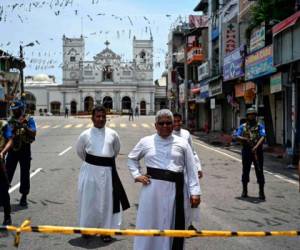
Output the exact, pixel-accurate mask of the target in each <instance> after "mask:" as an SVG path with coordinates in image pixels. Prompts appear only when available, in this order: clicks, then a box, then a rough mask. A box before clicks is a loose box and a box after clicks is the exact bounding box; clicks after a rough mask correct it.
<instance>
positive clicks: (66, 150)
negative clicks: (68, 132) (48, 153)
mask: <svg viewBox="0 0 300 250" xmlns="http://www.w3.org/2000/svg"><path fill="white" fill-rule="evenodd" d="M71 148H72V147H71V146H70V147H68V148H67V149H65V150H64V151H62V152H61V153H59V154H58V156H62V155H63V154H65V153H67V152H68V151H69V150H70V149H71Z"/></svg>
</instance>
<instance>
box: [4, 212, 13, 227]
mask: <svg viewBox="0 0 300 250" xmlns="http://www.w3.org/2000/svg"><path fill="white" fill-rule="evenodd" d="M2 224H3V225H4V226H8V225H11V224H12V221H11V216H10V214H5V215H4V220H3V223H2Z"/></svg>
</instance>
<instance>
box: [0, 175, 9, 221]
mask: <svg viewBox="0 0 300 250" xmlns="http://www.w3.org/2000/svg"><path fill="white" fill-rule="evenodd" d="M8 190H9V182H8V178H7V175H6V173H5V172H4V171H2V170H0V206H3V208H4V214H5V215H9V214H10V210H11V208H10V196H9V192H8Z"/></svg>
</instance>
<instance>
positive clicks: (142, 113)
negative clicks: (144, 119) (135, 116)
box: [140, 101, 147, 115]
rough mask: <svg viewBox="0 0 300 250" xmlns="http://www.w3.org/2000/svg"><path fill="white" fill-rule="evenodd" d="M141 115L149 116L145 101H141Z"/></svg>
mask: <svg viewBox="0 0 300 250" xmlns="http://www.w3.org/2000/svg"><path fill="white" fill-rule="evenodd" d="M140 114H141V115H146V114H147V110H146V102H145V101H141V103H140Z"/></svg>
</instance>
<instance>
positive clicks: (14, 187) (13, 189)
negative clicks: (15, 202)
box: [8, 168, 42, 194]
mask: <svg viewBox="0 0 300 250" xmlns="http://www.w3.org/2000/svg"><path fill="white" fill-rule="evenodd" d="M41 170H42V168H38V169H37V170H35V171H34V172H33V173H31V174H30V179H31V178H32V177H33V176H35V175H36V174H37V173H38V172H40V171H41ZM19 187H20V182H19V183H18V184H16V185H14V186H13V187H12V188H10V189H9V191H8V192H9V193H10V194H11V193H12V192H13V191H15V190H16V189H17V188H19Z"/></svg>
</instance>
